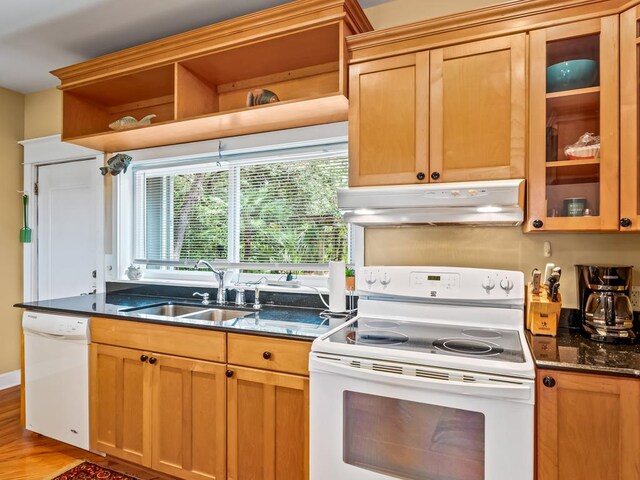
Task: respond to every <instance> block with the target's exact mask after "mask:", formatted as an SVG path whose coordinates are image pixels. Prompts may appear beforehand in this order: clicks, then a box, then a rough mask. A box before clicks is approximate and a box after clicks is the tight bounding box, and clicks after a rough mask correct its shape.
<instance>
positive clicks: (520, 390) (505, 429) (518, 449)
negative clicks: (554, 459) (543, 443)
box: [310, 353, 534, 480]
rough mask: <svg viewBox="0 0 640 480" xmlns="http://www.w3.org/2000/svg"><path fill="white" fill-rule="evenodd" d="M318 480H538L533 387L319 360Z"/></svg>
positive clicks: (314, 369)
mask: <svg viewBox="0 0 640 480" xmlns="http://www.w3.org/2000/svg"><path fill="white" fill-rule="evenodd" d="M310 372H311V374H310V376H311V379H310V389H311V392H310V478H311V480H326V479H328V478H332V479H349V480H383V479H396V478H399V479H409V480H514V479H518V480H532V479H533V441H534V437H533V436H534V430H533V422H534V411H533V409H534V405H533V404H534V385H533V381H531V380H520V379H510V378H506V377H498V376H495V375H480V374H475V373H466V372H456V371H447V370H445V369H438V368H431V367H421V366H416V365H402V364H398V363H392V362H382V361H380V362H379V361H372V360H365V359H354V358H348V359H347V358H341V357H338V356H334V355H325V354H317V353H312V354H311V357H310Z"/></svg>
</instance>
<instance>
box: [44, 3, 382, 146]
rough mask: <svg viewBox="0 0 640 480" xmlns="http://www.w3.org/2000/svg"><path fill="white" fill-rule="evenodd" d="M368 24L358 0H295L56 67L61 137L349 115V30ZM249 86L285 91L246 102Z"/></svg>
mask: <svg viewBox="0 0 640 480" xmlns="http://www.w3.org/2000/svg"><path fill="white" fill-rule="evenodd" d="M368 30H371V25H370V23H369V22H368V20H367V18H366V16H365V15H364V13H363V12H362V10H361V8H360V6H359V4H358V3H357V1H355V0H338V1H336V0H298V1H294V2H291V3H287V4H285V5H282V6H279V7H274V8H271V9H268V10H265V11H262V12H257V13H254V14H251V15H245V16H243V17H240V18H236V19H232V20H229V21H226V22H221V23H219V24H216V25H212V26H209V27H204V28H200V29H197V30H193V31H191V32H187V33H183V34H179V35H175V36H173V37H169V38H166V39H163V40H158V41H155V42H151V43H148V44H145V45H141V46H138V47H133V48H130V49H127V50H123V51H121V52H117V53H113V54H109V55H105V56H103V57H99V58H96V59H94V60H89V61H87V62H83V63H81V64H78V65H73V66H70V67H66V68H61V69H58V70H55V71H54V72H53V74H54V75H56V76H57V77H58V78H59V79H60V80H61V85H60V88H61V89H62V91H63V131H62V139H63V141H68V142H72V143H76V144H79V145H83V146H85V147H89V148H93V149H96V150H102V151H109V152H113V151H117V150H128V149H136V148H144V147H150V146H158V145H168V144H175V143H184V142H191V141H197V140H205V139H212V138H219V137H223V136H231V135H242V134H247V133H255V132H264V131H269V130H279V129H284V128H292V127H300V126H305V125H314V124H319V123H328V122H335V121H340V120H346V118H347V111H348V101H347V62H348V57H347V52H346V48H345V42H344V38H345V37H346V36H348V35H352V34H355V33H360V32H366V31H368ZM253 89H268V90H271V91H273V92H275V93H276V94H277V95H278V97H279V100H280V101H279V102H276V103H269V104H265V105H257V106H253V107H247V106H246V101H247V94H248V92H249V91H251V90H253ZM150 114H154V115H156V117H155V118H154V119H153V120H152V122H151V126H147V127H138V128H134V129H129V130H122V131H113V130H111V129H110V128H109V124H110V123H112V122H113V121H115V120H117V119H120V118H122V117H124V116H133V117H135V118H136V119H140V118H142V117H143V116H146V115H150Z"/></svg>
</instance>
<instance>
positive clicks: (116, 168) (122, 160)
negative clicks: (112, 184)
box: [100, 153, 131, 177]
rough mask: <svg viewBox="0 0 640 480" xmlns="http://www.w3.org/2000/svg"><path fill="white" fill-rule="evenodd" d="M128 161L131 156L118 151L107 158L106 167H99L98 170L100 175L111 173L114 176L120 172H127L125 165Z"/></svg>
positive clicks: (129, 161)
mask: <svg viewBox="0 0 640 480" xmlns="http://www.w3.org/2000/svg"><path fill="white" fill-rule="evenodd" d="M130 163H131V157H130V156H129V155H125V154H124V153H118V154H117V155H114V156H113V157H111V158H110V159H109V160H107V166H106V167H100V172H101V173H102V175H106V174H107V173H111V175H113V176H114V177H115V176H116V175H118V174H119V173H120V172H123V173H127V167H128V166H129V164H130Z"/></svg>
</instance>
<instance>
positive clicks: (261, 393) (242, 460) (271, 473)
mask: <svg viewBox="0 0 640 480" xmlns="http://www.w3.org/2000/svg"><path fill="white" fill-rule="evenodd" d="M229 368H230V370H231V371H233V376H232V377H231V378H229V383H228V389H229V390H228V397H227V402H228V411H229V416H228V420H227V435H228V437H227V438H228V451H229V458H228V468H229V472H228V473H229V476H228V479H229V480H303V479H306V478H308V477H309V380H308V378H306V377H298V376H295V375H288V374H284V373H274V372H266V371H262V370H253V369H249V368H240V367H235V366H230V367H229Z"/></svg>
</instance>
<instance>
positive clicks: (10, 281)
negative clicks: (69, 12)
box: [0, 88, 24, 374]
mask: <svg viewBox="0 0 640 480" xmlns="http://www.w3.org/2000/svg"><path fill="white" fill-rule="evenodd" d="M23 133H24V96H23V95H22V94H20V93H16V92H12V91H11V90H7V89H4V88H0V152H2V155H1V156H0V162H1V166H0V169H1V172H2V174H1V175H0V205H2V208H1V209H0V226H1V228H0V252H2V266H1V267H0V269H1V271H2V275H1V276H0V374H2V373H6V372H10V371H13V370H17V369H19V368H20V310H18V309H17V308H13V306H12V305H13V304H14V303H17V302H20V301H22V244H21V243H20V242H19V231H20V228H21V227H22V210H21V208H22V196H21V195H20V194H18V193H17V192H16V190H22V147H21V146H20V145H19V144H18V141H19V140H21V139H22V136H23Z"/></svg>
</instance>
